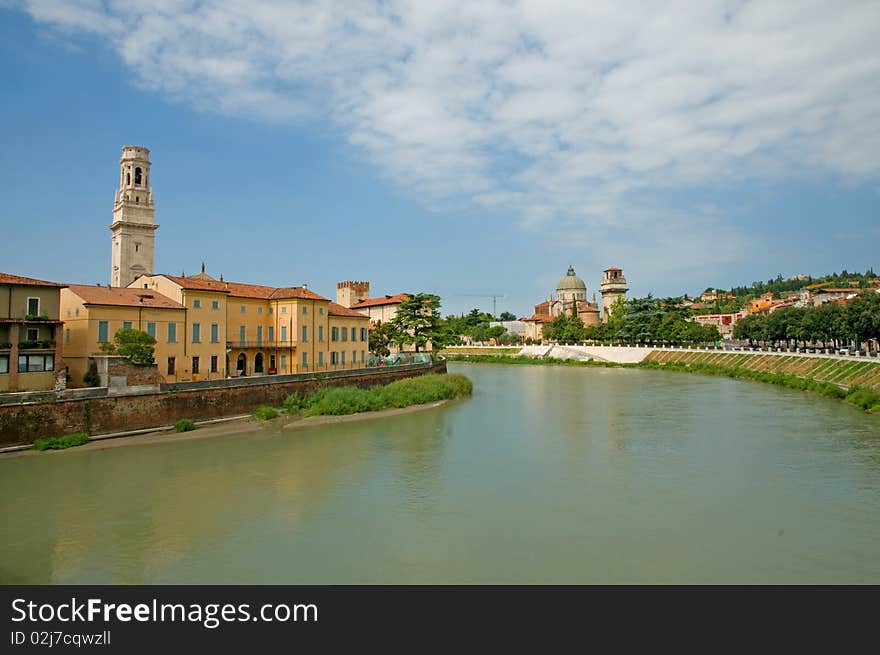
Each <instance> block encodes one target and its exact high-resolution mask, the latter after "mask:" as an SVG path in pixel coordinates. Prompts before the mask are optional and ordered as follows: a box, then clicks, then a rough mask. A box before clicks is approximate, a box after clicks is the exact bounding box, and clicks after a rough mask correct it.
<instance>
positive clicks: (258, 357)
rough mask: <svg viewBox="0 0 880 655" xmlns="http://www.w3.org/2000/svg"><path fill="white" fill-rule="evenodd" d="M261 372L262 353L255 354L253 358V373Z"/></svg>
mask: <svg viewBox="0 0 880 655" xmlns="http://www.w3.org/2000/svg"><path fill="white" fill-rule="evenodd" d="M262 372H263V353H257V354H256V355H255V356H254V373H262Z"/></svg>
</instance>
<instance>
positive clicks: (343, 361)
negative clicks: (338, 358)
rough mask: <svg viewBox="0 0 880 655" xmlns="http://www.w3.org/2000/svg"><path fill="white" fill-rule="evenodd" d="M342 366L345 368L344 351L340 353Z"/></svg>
mask: <svg viewBox="0 0 880 655" xmlns="http://www.w3.org/2000/svg"><path fill="white" fill-rule="evenodd" d="M342 365H343V366H345V351H344V350H343V351H342Z"/></svg>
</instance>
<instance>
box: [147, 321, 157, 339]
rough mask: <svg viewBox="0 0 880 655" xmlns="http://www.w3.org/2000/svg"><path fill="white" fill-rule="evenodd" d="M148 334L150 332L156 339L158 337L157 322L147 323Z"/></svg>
mask: <svg viewBox="0 0 880 655" xmlns="http://www.w3.org/2000/svg"><path fill="white" fill-rule="evenodd" d="M147 334H149V335H150V336H151V337H153V338H154V339H155V338H156V324H155V323H152V322H150V323H147Z"/></svg>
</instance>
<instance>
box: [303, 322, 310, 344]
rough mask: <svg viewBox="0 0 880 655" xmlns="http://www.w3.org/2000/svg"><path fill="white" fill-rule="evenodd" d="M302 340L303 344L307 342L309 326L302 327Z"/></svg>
mask: <svg viewBox="0 0 880 655" xmlns="http://www.w3.org/2000/svg"><path fill="white" fill-rule="evenodd" d="M302 340H303V343H305V342H306V341H308V340H309V326H308V325H303V326H302Z"/></svg>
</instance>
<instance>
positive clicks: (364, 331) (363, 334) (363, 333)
mask: <svg viewBox="0 0 880 655" xmlns="http://www.w3.org/2000/svg"><path fill="white" fill-rule="evenodd" d="M367 336H368V335H367V328H361V341H366V340H367Z"/></svg>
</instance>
